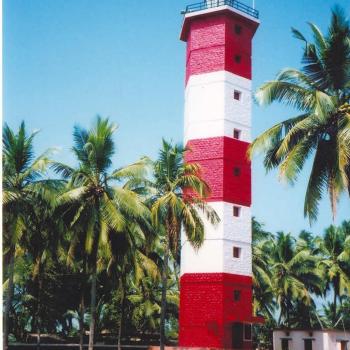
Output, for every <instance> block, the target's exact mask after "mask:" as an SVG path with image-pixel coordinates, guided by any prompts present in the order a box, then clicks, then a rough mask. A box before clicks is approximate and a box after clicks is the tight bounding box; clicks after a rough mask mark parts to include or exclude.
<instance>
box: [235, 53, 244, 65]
mask: <svg viewBox="0 0 350 350" xmlns="http://www.w3.org/2000/svg"><path fill="white" fill-rule="evenodd" d="M241 60H242V56H241V55H235V62H236V63H241Z"/></svg>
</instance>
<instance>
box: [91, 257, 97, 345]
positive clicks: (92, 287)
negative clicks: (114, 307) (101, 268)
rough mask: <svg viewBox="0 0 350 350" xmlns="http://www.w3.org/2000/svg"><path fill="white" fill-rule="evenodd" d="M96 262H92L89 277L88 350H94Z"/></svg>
mask: <svg viewBox="0 0 350 350" xmlns="http://www.w3.org/2000/svg"><path fill="white" fill-rule="evenodd" d="M96 280H97V271H96V262H94V267H93V272H92V276H91V303H90V312H91V320H90V334H89V350H93V348H94V337H95V324H96Z"/></svg>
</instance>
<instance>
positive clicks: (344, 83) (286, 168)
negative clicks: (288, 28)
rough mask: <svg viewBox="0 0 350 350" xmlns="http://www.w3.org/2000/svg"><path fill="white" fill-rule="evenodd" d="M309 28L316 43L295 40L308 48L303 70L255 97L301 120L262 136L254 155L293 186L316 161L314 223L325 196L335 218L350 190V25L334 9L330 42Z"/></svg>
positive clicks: (308, 201)
mask: <svg viewBox="0 0 350 350" xmlns="http://www.w3.org/2000/svg"><path fill="white" fill-rule="evenodd" d="M309 26H310V28H311V31H312V34H313V39H314V42H313V43H310V42H309V41H308V39H307V38H306V37H305V36H304V35H303V34H301V33H300V32H299V31H298V30H296V29H292V33H293V36H294V37H296V38H297V39H299V40H302V41H303V42H305V49H304V54H303V58H302V63H303V66H302V69H301V70H296V69H291V68H287V69H284V70H282V71H281V72H280V73H279V74H278V76H277V78H276V80H274V81H270V82H267V83H265V84H263V85H262V86H261V87H260V88H259V89H258V90H257V92H256V100H257V101H258V103H260V104H261V105H269V104H271V103H273V102H280V103H283V104H285V105H287V106H291V107H293V108H295V109H297V110H299V111H301V112H302V114H301V115H300V116H298V117H296V118H291V119H288V120H286V121H284V122H281V123H278V124H276V125H275V126H273V127H272V128H270V129H268V130H267V131H265V132H264V133H262V134H261V135H260V136H258V137H257V138H256V139H255V140H254V142H253V143H252V145H251V147H250V149H249V155H250V157H252V155H253V154H254V153H259V152H262V153H264V155H265V157H264V166H265V168H266V170H268V171H269V170H271V169H273V168H279V173H280V178H281V179H286V180H287V181H288V182H289V183H291V184H293V183H294V182H295V181H296V180H297V177H298V175H299V173H301V172H302V170H303V168H304V164H305V162H306V161H307V160H308V159H310V158H312V157H314V160H313V167H312V172H311V174H310V179H309V183H308V187H307V190H306V195H305V205H304V215H305V216H307V217H308V218H309V219H310V222H312V221H314V220H316V218H317V214H318V204H319V202H320V200H321V199H322V198H323V196H324V194H325V193H326V192H328V195H329V198H330V202H331V207H332V212H333V217H334V216H335V214H336V205H337V201H338V199H339V196H340V194H341V193H343V192H348V189H349V174H350V171H349V169H350V142H349V130H350V129H349V126H350V125H349V112H346V111H347V107H346V106H347V105H348V103H349V99H350V94H349V81H350V25H349V22H348V21H347V20H346V19H345V16H344V13H343V12H342V11H341V10H339V9H335V10H334V11H333V13H332V21H331V25H330V27H329V30H328V34H327V35H326V36H324V35H323V34H322V33H321V31H320V29H319V28H318V27H317V26H316V25H314V24H312V23H309Z"/></svg>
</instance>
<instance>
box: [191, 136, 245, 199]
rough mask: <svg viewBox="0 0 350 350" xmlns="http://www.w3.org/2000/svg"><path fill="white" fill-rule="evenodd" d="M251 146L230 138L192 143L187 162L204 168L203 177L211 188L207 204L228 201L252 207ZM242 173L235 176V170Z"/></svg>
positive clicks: (209, 139) (202, 170)
mask: <svg viewBox="0 0 350 350" xmlns="http://www.w3.org/2000/svg"><path fill="white" fill-rule="evenodd" d="M248 146H249V143H247V142H244V141H240V140H236V139H233V138H229V137H211V138H207V139H198V140H190V141H188V143H187V147H188V148H189V151H188V152H186V155H185V159H186V161H187V162H195V163H198V164H199V165H200V166H201V173H202V176H203V178H204V179H205V180H206V181H207V183H208V184H209V186H210V188H211V195H210V197H209V199H208V201H219V200H220V201H225V202H229V203H236V204H240V205H244V206H250V204H251V164H250V161H249V160H248V158H247V149H248ZM236 168H237V169H238V171H239V174H238V175H235V169H236Z"/></svg>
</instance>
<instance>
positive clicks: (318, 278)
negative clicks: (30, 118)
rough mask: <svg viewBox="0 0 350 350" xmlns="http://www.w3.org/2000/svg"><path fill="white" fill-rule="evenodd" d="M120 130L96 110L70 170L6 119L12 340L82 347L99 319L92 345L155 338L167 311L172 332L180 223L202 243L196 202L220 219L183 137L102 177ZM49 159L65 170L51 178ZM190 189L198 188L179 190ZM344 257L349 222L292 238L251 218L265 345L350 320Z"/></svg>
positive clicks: (349, 243)
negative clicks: (37, 150)
mask: <svg viewBox="0 0 350 350" xmlns="http://www.w3.org/2000/svg"><path fill="white" fill-rule="evenodd" d="M113 131H114V126H113V124H112V123H110V122H109V121H108V120H107V119H101V118H98V119H97V120H96V123H95V125H94V126H93V128H92V129H90V130H85V129H81V128H77V127H76V128H75V129H74V147H73V152H74V153H75V154H76V155H77V164H78V165H77V167H76V168H71V167H68V166H66V165H64V164H60V163H57V162H54V161H53V160H52V159H50V155H49V152H45V153H44V155H42V156H40V157H38V158H35V157H34V151H33V140H34V135H28V134H27V133H26V130H25V125H24V123H23V124H22V125H21V126H20V128H19V130H18V132H16V133H15V132H13V131H12V130H11V129H10V128H9V127H8V126H5V128H4V184H3V185H4V259H5V300H6V301H8V300H10V299H9V297H11V300H10V303H9V304H8V305H7V306H6V307H8V311H9V323H8V324H9V332H10V339H11V340H16V341H28V340H29V339H30V337H29V336H30V334H33V333H34V334H35V336H36V337H37V336H40V334H44V333H45V334H47V333H49V334H56V335H59V336H60V338H62V339H67V338H70V337H76V341H78V340H79V339H80V342H81V344H82V342H83V341H84V335H85V334H88V333H86V331H88V330H89V328H90V339H91V327H93V329H94V332H95V339H92V340H90V341H91V342H92V341H96V338H97V339H105V340H106V341H107V340H109V341H114V342H117V341H118V340H119V341H120V340H122V342H130V341H132V338H138V339H141V341H145V342H155V341H157V339H158V338H159V329H160V325H161V323H162V317H164V323H165V335H164V339H167V340H168V341H169V340H174V341H176V338H177V316H178V304H179V292H178V290H179V289H178V278H179V263H180V257H179V249H178V243H179V230H180V227H181V226H184V227H185V228H186V230H187V231H186V232H187V234H188V236H189V238H190V239H191V241H192V242H193V244H194V245H195V246H200V244H201V242H202V240H203V235H204V232H203V227H202V225H201V220H200V218H199V217H198V215H197V212H196V210H204V212H206V214H207V217H208V219H209V220H210V221H211V222H212V223H213V224H215V222H217V220H218V218H217V217H216V214H215V212H213V211H212V210H211V209H210V207H208V206H207V205H206V204H205V203H203V202H202V201H201V200H200V198H203V196H204V197H205V196H206V195H207V194H208V191H209V189H208V188H207V185H206V184H205V182H204V181H203V180H201V179H200V177H199V176H198V167H197V166H196V165H193V164H192V165H189V164H184V163H183V152H184V149H183V148H182V147H181V146H178V145H175V146H173V145H171V144H169V143H167V142H165V141H163V145H162V148H161V150H160V154H159V159H158V160H156V161H154V162H152V161H151V160H149V159H146V158H143V159H141V160H140V161H138V162H136V163H134V164H132V165H130V166H127V167H123V168H119V169H117V170H115V171H112V172H110V174H108V175H107V172H106V171H105V170H104V169H105V168H103V167H106V169H107V168H109V167H110V165H111V163H110V162H109V161H108V159H110V158H107V157H105V155H106V154H108V155H109V156H110V155H111V154H112V150H113V144H114V143H113V139H112V135H113ZM94 142H95V144H94ZM98 145H100V147H98ZM89 150H95V151H94V153H93V154H88V153H85V152H88V151H89ZM97 151H100V153H99V154H98V153H97ZM99 164H101V168H100V170H98V166H97V165H99ZM50 168H51V169H53V170H54V171H55V172H57V173H59V174H61V176H60V177H59V176H53V175H54V173H52V174H51V177H48V176H47V172H46V171H47V170H48V169H50ZM95 172H96V173H95ZM170 180H171V181H170ZM99 181H100V182H99ZM186 188H191V189H192V190H195V191H196V193H197V194H200V197H199V196H190V195H187V196H182V190H183V189H186ZM96 203H98V205H96ZM96 208H97V212H96V211H95V210H96ZM169 208H170V209H169ZM169 212H170V213H171V215H170V214H169ZM163 216H164V217H165V218H164V219H162V217H163ZM99 220H100V221H99ZM163 220H164V224H163ZM194 222H198V224H197V225H193V223H194ZM191 225H192V226H191ZM349 257H350V222H344V223H343V224H342V225H341V226H340V227H334V226H331V227H329V228H328V229H326V230H325V232H324V233H323V235H321V234H319V235H315V236H314V235H312V234H311V233H309V232H304V231H303V232H301V233H300V234H299V236H298V237H297V238H295V236H293V235H291V234H290V233H283V232H279V233H277V234H276V235H273V234H271V233H269V232H266V231H265V230H264V229H263V226H262V225H261V224H260V223H258V222H257V221H256V220H253V264H254V265H253V270H254V309H255V312H256V314H260V315H263V316H264V317H265V318H266V320H267V323H266V325H265V326H263V327H260V328H261V329H260V331H259V332H256V333H257V334H258V338H259V339H258V340H259V342H260V343H264V342H265V343H268V342H269V341H271V337H270V334H269V332H270V330H271V327H274V326H285V327H296V326H297V327H311V328H322V327H338V328H342V327H347V328H350V318H349V314H350V298H349V293H348V291H349V290H350V258H349ZM163 286H165V288H162V287H163ZM162 291H163V293H162ZM164 291H166V293H165V292H164ZM11 293H12V296H11ZM164 293H165V295H164ZM162 297H163V298H165V299H166V303H165V301H164V300H163V301H162ZM165 305H167V307H165ZM162 309H163V310H164V313H163V314H162V312H161V311H162ZM85 338H87V337H86V336H85ZM32 341H33V339H32ZM85 341H87V339H85ZM91 346H92V344H91Z"/></svg>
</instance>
